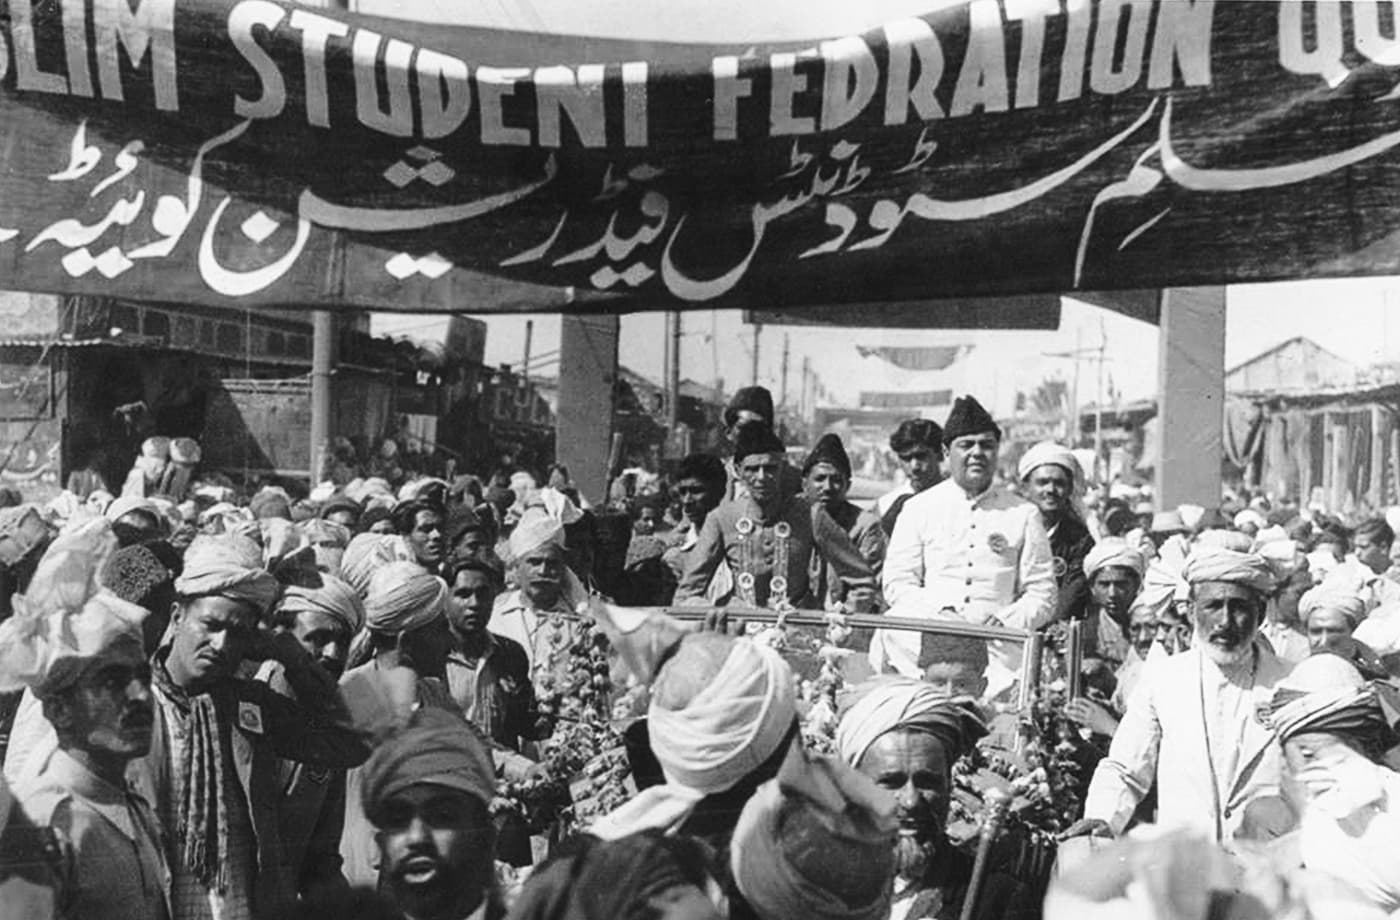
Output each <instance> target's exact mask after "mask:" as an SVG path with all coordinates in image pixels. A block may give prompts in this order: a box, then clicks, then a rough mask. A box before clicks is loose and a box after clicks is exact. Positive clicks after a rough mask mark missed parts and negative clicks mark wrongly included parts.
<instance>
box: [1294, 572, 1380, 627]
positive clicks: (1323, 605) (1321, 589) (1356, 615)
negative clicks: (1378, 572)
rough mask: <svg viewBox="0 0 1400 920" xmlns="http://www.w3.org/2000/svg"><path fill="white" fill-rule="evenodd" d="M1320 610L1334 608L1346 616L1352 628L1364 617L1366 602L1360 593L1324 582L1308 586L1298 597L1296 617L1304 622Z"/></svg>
mask: <svg viewBox="0 0 1400 920" xmlns="http://www.w3.org/2000/svg"><path fill="white" fill-rule="evenodd" d="M1320 610H1336V611H1337V612H1339V613H1340V614H1341V615H1342V616H1344V617H1346V618H1347V621H1348V622H1349V623H1351V627H1352V629H1355V628H1356V626H1357V624H1358V623H1360V622H1361V621H1362V620H1364V619H1365V618H1366V602H1365V601H1364V600H1362V599H1361V597H1360V595H1357V594H1353V593H1352V592H1350V591H1345V590H1342V588H1341V587H1340V586H1338V585H1334V584H1326V583H1324V584H1320V585H1318V586H1317V587H1315V588H1310V589H1308V591H1306V592H1305V593H1304V594H1303V596H1302V597H1301V598H1299V599H1298V617H1299V619H1301V620H1302V621H1303V622H1304V623H1306V622H1307V621H1308V617H1310V616H1312V615H1313V614H1314V613H1317V612H1318V611H1320Z"/></svg>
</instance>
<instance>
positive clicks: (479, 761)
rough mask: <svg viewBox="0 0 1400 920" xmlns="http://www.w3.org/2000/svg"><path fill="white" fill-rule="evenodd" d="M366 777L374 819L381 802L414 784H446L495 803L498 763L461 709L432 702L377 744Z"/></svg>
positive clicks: (364, 794) (365, 799)
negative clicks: (461, 714) (451, 709)
mask: <svg viewBox="0 0 1400 920" xmlns="http://www.w3.org/2000/svg"><path fill="white" fill-rule="evenodd" d="M360 782H361V785H360V795H361V801H362V803H363V805H364V809H365V814H366V815H369V816H370V819H371V820H373V818H374V815H375V814H376V813H377V810H378V807H379V806H380V805H382V804H383V803H384V802H385V801H386V800H387V799H389V798H390V797H391V796H394V795H397V794H398V793H400V792H402V791H403V790H405V789H408V788H409V787H411V786H420V785H431V786H444V787H446V788H448V789H456V790H457V791H459V792H463V793H466V794H467V795H469V796H471V797H472V798H475V799H477V800H478V801H480V802H481V803H482V804H483V805H489V804H490V803H491V799H492V798H494V797H495V795H496V768H495V765H494V764H493V763H492V761H491V751H490V748H489V746H488V742H487V741H486V739H485V738H483V737H482V735H481V732H480V731H478V730H477V728H476V727H475V726H473V725H471V724H469V723H468V722H467V721H466V720H465V719H463V718H462V717H461V716H460V715H458V714H455V713H451V712H448V711H447V710H445V709H436V708H431V707H427V708H424V709H421V710H419V711H418V713H417V715H416V716H415V717H414V723H413V724H412V725H411V726H409V727H408V728H405V729H403V730H401V731H399V732H397V733H395V734H393V735H390V736H389V737H388V738H386V739H385V740H384V742H383V743H382V744H380V745H379V747H377V748H376V749H375V751H374V754H372V755H371V756H370V758H369V760H368V761H366V762H365V765H364V771H363V774H362V776H361V781H360Z"/></svg>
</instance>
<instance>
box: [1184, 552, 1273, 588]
mask: <svg viewBox="0 0 1400 920" xmlns="http://www.w3.org/2000/svg"><path fill="white" fill-rule="evenodd" d="M1181 576H1182V578H1183V579H1185V581H1186V583H1187V584H1190V585H1198V584H1201V583H1202V582H1206V581H1228V582H1231V583H1232V584H1237V585H1244V586H1245V587H1247V588H1253V589H1254V590H1255V591H1258V592H1259V593H1261V594H1272V593H1273V590H1274V572H1273V569H1272V568H1270V567H1269V563H1268V562H1266V561H1265V560H1264V558H1263V557H1262V556H1260V555H1259V554H1258V553H1240V552H1236V551H1234V550H1231V549H1225V548H1224V547H1220V546H1197V547H1196V548H1195V549H1193V550H1192V551H1191V555H1189V556H1187V557H1186V565H1185V567H1184V568H1183V569H1182V571H1181Z"/></svg>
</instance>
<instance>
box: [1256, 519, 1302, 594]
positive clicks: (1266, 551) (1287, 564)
mask: <svg viewBox="0 0 1400 920" xmlns="http://www.w3.org/2000/svg"><path fill="white" fill-rule="evenodd" d="M1263 537H1264V532H1260V534H1259V537H1258V538H1256V540H1255V544H1254V552H1255V553H1256V554H1258V555H1259V557H1260V558H1261V559H1263V560H1264V561H1265V562H1267V563H1268V564H1269V568H1271V569H1273V571H1274V579H1275V580H1276V581H1277V582H1278V584H1279V585H1282V584H1284V583H1285V582H1287V581H1288V580H1289V579H1291V578H1292V577H1293V576H1294V575H1296V574H1298V571H1299V570H1300V569H1302V568H1303V567H1304V566H1306V565H1307V563H1308V560H1307V557H1306V556H1304V555H1303V551H1302V550H1301V549H1299V548H1298V544H1297V543H1295V542H1294V541H1292V540H1290V539H1288V537H1287V535H1285V536H1283V537H1282V538H1277V537H1273V536H1270V538H1269V539H1268V540H1264V539H1263Z"/></svg>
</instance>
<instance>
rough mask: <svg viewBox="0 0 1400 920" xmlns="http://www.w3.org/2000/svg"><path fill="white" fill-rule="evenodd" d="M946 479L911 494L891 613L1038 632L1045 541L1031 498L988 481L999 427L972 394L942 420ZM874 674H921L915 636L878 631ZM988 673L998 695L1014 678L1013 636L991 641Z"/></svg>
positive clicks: (889, 578) (1046, 572) (1049, 597)
mask: <svg viewBox="0 0 1400 920" xmlns="http://www.w3.org/2000/svg"><path fill="white" fill-rule="evenodd" d="M943 442H944V444H945V445H946V446H947V448H948V468H949V472H950V473H951V476H950V478H948V479H945V480H944V481H942V482H940V483H939V484H938V485H936V486H934V487H933V488H931V489H928V490H927V491H925V492H920V493H919V494H918V495H915V496H914V497H913V498H911V499H909V501H908V503H907V504H906V505H905V506H904V511H903V513H901V514H900V516H899V520H898V522H897V523H896V524H895V527H894V533H893V535H891V537H890V546H889V550H888V551H887V552H886V553H885V569H884V592H885V601H886V602H887V603H888V604H889V605H890V608H891V609H890V611H889V612H890V614H891V615H894V616H907V617H922V618H925V619H952V620H962V621H964V622H971V623H981V624H988V625H994V626H1009V627H1012V628H1015V629H1038V628H1039V627H1041V626H1043V625H1045V624H1046V623H1047V622H1049V620H1050V619H1051V617H1052V616H1053V614H1054V611H1055V597H1056V594H1055V590H1056V589H1055V570H1054V561H1053V557H1052V556H1051V554H1050V542H1049V539H1048V538H1047V536H1046V534H1045V525H1044V524H1043V523H1041V517H1040V512H1039V511H1038V510H1037V509H1036V507H1035V505H1032V504H1031V503H1030V502H1028V501H1026V500H1025V499H1023V498H1021V497H1020V496H1019V495H1017V494H1016V493H1015V492H1013V491H1012V490H1011V489H1009V488H1007V487H1006V486H1004V485H998V484H995V483H994V481H993V480H994V478H995V476H996V464H997V453H998V450H999V449H1000V446H1001V429H1000V428H998V427H997V423H996V422H995V421H994V420H993V419H992V417H991V415H989V414H988V413H987V410H985V409H983V408H982V406H981V404H979V403H978V402H977V400H975V399H973V398H972V397H971V396H963V397H959V398H958V399H957V401H955V402H954V403H953V410H952V412H950V413H949V414H948V421H947V423H946V424H945V425H944V426H943ZM870 651H871V663H872V665H873V666H875V668H876V672H877V673H880V672H883V671H886V670H894V671H898V672H899V673H901V674H904V675H906V676H909V677H914V676H917V675H918V662H917V659H918V654H919V640H918V636H917V635H915V634H913V633H898V632H894V631H888V630H881V631H877V632H876V634H875V638H874V640H873V641H872V642H871V646H870ZM990 653H991V664H990V666H989V668H988V671H987V677H988V680H989V692H990V693H991V695H992V696H997V695H999V694H1001V693H1003V692H1005V691H1006V690H1008V689H1009V688H1010V687H1011V685H1012V684H1013V683H1014V682H1015V681H1016V678H1017V675H1018V673H1019V670H1020V665H1021V647H1020V644H1019V643H1016V644H1008V643H996V644H994V645H993V646H992V647H991V649H990Z"/></svg>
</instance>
